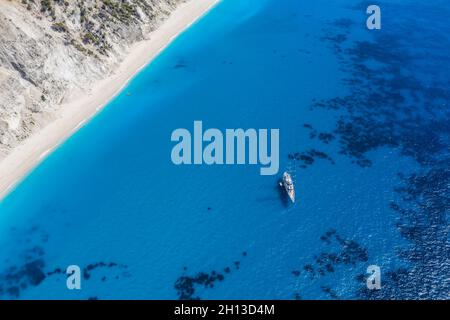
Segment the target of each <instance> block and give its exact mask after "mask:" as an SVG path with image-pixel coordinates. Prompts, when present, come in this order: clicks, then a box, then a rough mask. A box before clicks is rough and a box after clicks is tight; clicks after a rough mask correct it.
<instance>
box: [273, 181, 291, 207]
mask: <svg viewBox="0 0 450 320" xmlns="http://www.w3.org/2000/svg"><path fill="white" fill-rule="evenodd" d="M280 183H282V180H281V179H279V180H278V181H277V185H276V187H275V188H276V189H277V192H278V196H279V198H280V201H281V203H282V205H283V207H284V208H289V205H290V204H291V200H290V199H289V196H288V194H287V192H286V190H284V188H283V187H282V186H280Z"/></svg>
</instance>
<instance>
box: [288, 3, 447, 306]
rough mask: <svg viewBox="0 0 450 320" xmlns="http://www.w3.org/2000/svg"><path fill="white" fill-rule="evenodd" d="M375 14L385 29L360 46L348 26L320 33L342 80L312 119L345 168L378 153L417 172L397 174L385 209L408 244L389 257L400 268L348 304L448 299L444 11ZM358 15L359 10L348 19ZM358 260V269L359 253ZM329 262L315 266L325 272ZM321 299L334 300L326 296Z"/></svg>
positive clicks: (417, 8) (400, 8)
mask: <svg viewBox="0 0 450 320" xmlns="http://www.w3.org/2000/svg"><path fill="white" fill-rule="evenodd" d="M381 6H382V8H383V12H385V13H386V14H385V15H384V16H383V17H384V21H386V23H385V24H384V28H382V30H380V31H378V32H370V31H366V32H369V33H370V34H369V35H367V34H366V35H364V39H370V40H361V39H352V37H354V31H355V29H354V28H353V27H354V26H355V25H356V24H357V23H356V22H352V21H351V20H349V19H338V20H336V21H334V22H333V23H331V24H330V27H329V28H327V29H326V30H325V34H324V36H323V37H322V40H323V41H324V42H325V43H328V44H329V46H330V49H331V50H333V52H334V53H335V54H336V55H337V57H338V59H339V62H340V66H341V68H342V71H344V72H345V73H346V74H348V75H349V76H348V77H347V78H345V79H343V81H344V83H345V85H346V87H347V89H348V94H346V95H345V96H337V97H334V98H331V99H326V100H315V101H313V104H312V110H315V109H316V108H321V109H326V110H329V111H330V112H336V123H335V128H334V130H333V132H332V133H329V134H326V135H325V136H324V135H322V139H321V140H322V141H323V142H324V143H327V144H328V143H333V142H336V143H337V146H338V148H339V153H340V154H342V155H344V156H346V157H348V158H350V159H351V160H352V161H353V162H354V163H355V165H358V166H361V167H370V166H371V165H372V160H371V159H370V157H369V156H368V153H369V152H370V151H372V150H376V149H378V148H381V147H388V148H394V149H396V150H398V151H399V153H400V154H401V155H402V156H404V157H409V158H412V159H414V160H415V161H416V162H417V164H418V169H417V172H416V173H413V174H411V173H409V174H408V175H405V174H404V173H402V172H399V175H400V177H401V178H402V181H403V183H402V185H400V186H398V188H397V189H396V190H395V192H397V193H398V194H399V195H400V196H401V199H402V200H401V201H398V202H392V203H391V209H392V210H394V211H395V212H397V213H398V223H397V228H398V232H399V233H400V234H401V236H402V237H404V238H405V239H407V240H408V242H409V245H408V246H407V247H405V248H403V249H402V250H401V251H400V252H399V257H401V259H403V261H405V262H407V265H408V267H402V268H398V269H394V270H389V271H385V273H384V280H383V283H382V290H367V289H366V288H365V287H363V288H361V289H360V290H359V292H358V293H357V297H359V298H363V299H449V298H450V277H449V275H450V242H449V227H450V224H449V222H448V213H449V208H450V110H449V105H450V104H449V102H450V91H449V88H450V55H449V52H450V38H449V36H448V34H449V31H450V24H449V23H448V16H449V15H450V7H449V6H448V4H444V3H441V6H436V4H431V3H418V2H414V5H413V6H408V5H406V4H393V3H387V2H384V3H382V4H381ZM365 7H367V4H366V3H360V4H359V5H356V6H354V7H351V8H349V10H363V9H364V8H365ZM419 16H420V18H421V19H417V17H419ZM424 21H426V23H424ZM305 128H307V129H308V130H311V134H310V138H311V139H315V138H316V137H317V136H318V132H319V131H317V129H315V128H312V126H310V125H305ZM298 155H299V159H302V158H301V153H298ZM294 158H295V156H294ZM306 160H308V159H306ZM312 162H313V160H311V159H309V162H308V163H306V164H307V165H308V164H311V163H312ZM324 240H329V237H328V236H325V238H324ZM358 257H360V258H361V261H364V260H366V258H367V252H364V254H362V253H361V255H360V256H359V255H358ZM335 258H336V255H334V254H333V255H332V256H330V255H329V254H325V255H323V257H322V255H321V256H319V260H320V261H325V263H327V262H330V261H334V260H335ZM363 258H364V259H363ZM316 261H317V260H316ZM329 264H330V266H331V267H330V268H322V265H321V264H319V265H317V264H310V265H306V266H305V267H304V271H306V272H308V273H311V274H312V275H313V276H315V275H316V274H317V272H318V270H321V272H320V273H322V272H323V273H325V272H328V271H327V270H332V268H333V267H334V265H333V264H332V263H329ZM325 266H326V265H325ZM318 267H320V269H318ZM298 272H300V271H295V273H294V274H298ZM357 278H358V279H359V281H360V280H362V278H364V275H362V276H359V277H357ZM361 283H362V282H361ZM323 290H324V291H325V292H327V293H329V294H330V297H332V298H336V295H335V293H334V291H333V290H332V289H331V288H323Z"/></svg>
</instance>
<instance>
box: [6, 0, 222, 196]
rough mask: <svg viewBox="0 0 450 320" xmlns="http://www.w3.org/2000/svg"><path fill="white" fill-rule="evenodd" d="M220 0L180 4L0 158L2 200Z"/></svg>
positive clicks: (192, 0)
mask: <svg viewBox="0 0 450 320" xmlns="http://www.w3.org/2000/svg"><path fill="white" fill-rule="evenodd" d="M218 2H219V0H189V1H188V2H185V3H182V4H180V5H179V6H178V7H177V8H176V9H175V10H174V11H173V12H172V13H171V14H170V16H169V17H168V18H167V19H166V20H165V21H164V22H163V23H162V24H161V25H160V26H159V27H158V28H157V29H156V30H154V31H153V32H151V33H150V34H149V37H150V39H149V40H143V41H140V42H137V43H135V44H134V45H133V46H132V47H131V49H130V52H129V54H128V55H127V56H126V57H125V59H124V60H123V61H122V62H121V64H120V66H119V67H118V69H117V70H115V72H114V73H113V74H112V75H110V76H109V77H107V78H105V79H103V80H101V81H99V82H98V83H96V84H95V85H94V86H93V88H92V90H91V92H88V93H86V94H83V95H82V96H80V97H79V98H77V99H76V100H74V101H71V102H69V103H64V104H62V105H61V106H60V108H59V109H58V111H57V113H56V118H55V120H53V121H52V122H50V123H49V124H48V125H46V126H45V127H44V128H42V129H41V130H40V131H38V132H36V133H35V134H33V135H32V136H30V137H29V138H27V139H26V140H24V141H23V142H22V143H21V144H19V145H18V146H17V147H16V148H14V149H13V150H12V151H11V152H10V153H9V154H8V155H7V156H6V157H5V158H4V159H2V160H1V161H0V177H1V178H0V202H1V201H3V199H4V198H5V197H6V196H7V195H8V194H9V193H10V192H11V191H13V190H14V188H15V187H16V186H17V185H18V184H19V183H20V182H21V181H22V180H23V179H24V178H25V177H26V176H27V175H28V174H29V173H30V172H31V171H32V170H33V169H34V168H36V167H37V166H38V165H39V164H40V163H41V162H42V161H43V160H44V159H45V158H46V157H47V156H48V155H50V154H51V153H52V152H53V151H54V150H55V149H56V148H57V147H58V146H60V145H61V144H63V143H64V142H65V141H66V140H67V139H68V138H70V137H71V136H72V135H73V134H74V133H75V132H77V131H78V130H79V129H80V128H82V127H83V126H84V125H85V124H87V123H88V121H89V120H90V119H91V118H93V117H94V116H95V115H96V114H97V113H98V112H100V111H101V110H102V109H103V108H104V107H105V106H106V105H107V104H108V103H109V102H110V101H111V100H112V99H114V98H115V97H116V96H117V95H118V94H119V93H120V92H121V91H122V90H123V89H124V87H125V86H126V85H127V84H128V83H129V82H130V81H131V80H132V79H133V78H134V77H135V76H136V75H137V74H138V73H139V72H140V71H141V70H142V69H143V68H145V67H146V66H147V65H148V64H149V63H151V62H152V61H153V60H154V59H155V58H156V57H157V56H158V55H159V54H160V53H161V52H162V51H163V50H164V49H165V48H166V47H167V46H168V45H169V44H170V43H171V42H172V41H173V40H175V39H176V38H177V37H178V36H179V35H180V34H181V33H182V32H183V31H185V30H186V29H188V28H189V27H190V26H191V25H192V24H194V23H195V22H196V21H197V20H198V19H200V18H201V17H202V16H203V15H205V14H206V13H207V12H208V11H209V10H210V9H212V8H213V7H214V6H215V5H216V4H217V3H218Z"/></svg>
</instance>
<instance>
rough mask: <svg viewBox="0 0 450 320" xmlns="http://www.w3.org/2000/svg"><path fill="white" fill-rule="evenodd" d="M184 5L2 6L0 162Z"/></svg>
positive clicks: (55, 2)
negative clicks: (64, 104) (130, 48)
mask: <svg viewBox="0 0 450 320" xmlns="http://www.w3.org/2000/svg"><path fill="white" fill-rule="evenodd" d="M183 1H184V0H122V1H121V0H87V1H83V0H65V1H62V0H0V159H1V158H2V157H4V156H5V155H6V154H7V153H8V152H9V151H10V150H11V149H12V148H14V147H15V146H16V145H17V144H18V143H20V141H22V140H24V139H26V138H27V137H28V136H30V134H32V133H33V132H35V131H38V130H39V129H40V128H42V127H43V126H45V125H46V124H47V123H49V122H50V121H51V120H52V119H54V117H55V111H56V110H57V109H58V107H59V106H60V104H61V103H63V102H67V101H70V100H71V99H73V98H74V97H76V96H77V95H79V94H80V93H81V92H84V91H86V90H88V89H89V88H90V87H91V86H92V84H93V83H94V82H95V81H98V80H100V79H102V78H105V77H107V76H108V75H110V74H111V73H112V72H113V70H114V69H115V67H117V65H118V64H119V63H120V62H121V61H122V60H123V58H124V56H125V55H126V54H127V50H128V49H129V47H130V46H131V45H132V44H133V43H135V42H137V41H139V40H143V39H146V38H147V37H148V34H149V32H150V31H152V30H153V29H155V28H157V27H158V25H159V24H160V23H161V22H162V21H163V20H164V19H166V18H167V16H168V15H169V14H170V12H171V11H172V10H173V9H174V8H175V7H176V5H177V4H178V3H180V2H183Z"/></svg>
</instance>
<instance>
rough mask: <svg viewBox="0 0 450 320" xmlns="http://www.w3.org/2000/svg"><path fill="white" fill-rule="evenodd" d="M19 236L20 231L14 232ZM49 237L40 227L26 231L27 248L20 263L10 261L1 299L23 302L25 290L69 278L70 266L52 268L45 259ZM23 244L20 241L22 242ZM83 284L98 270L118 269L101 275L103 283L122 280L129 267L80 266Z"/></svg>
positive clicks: (2, 275)
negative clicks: (48, 280)
mask: <svg viewBox="0 0 450 320" xmlns="http://www.w3.org/2000/svg"><path fill="white" fill-rule="evenodd" d="M11 232H12V233H17V231H16V230H11ZM48 237H49V236H48V234H47V233H45V232H44V231H42V230H41V229H40V228H39V227H37V226H34V227H32V228H30V229H29V230H26V231H25V237H24V238H25V241H24V244H25V246H24V249H23V251H22V252H20V253H19V254H18V256H17V257H16V258H17V259H16V261H14V262H12V261H10V260H9V259H6V260H5V261H4V262H5V264H6V265H7V267H6V268H5V270H2V272H1V273H0V299H19V298H21V294H22V291H24V290H27V289H28V288H30V287H37V286H39V285H41V284H42V283H43V282H44V281H45V280H46V279H48V278H53V277H54V278H56V281H58V282H62V283H63V285H64V282H65V281H66V279H67V275H66V267H67V266H66V267H59V266H58V267H53V268H52V267H51V266H49V265H48V262H47V261H46V256H45V244H46V242H47V241H48ZM18 242H20V241H18ZM80 268H81V272H82V279H83V281H88V280H89V279H91V277H92V275H93V273H94V272H95V270H97V269H99V270H101V269H118V270H116V272H115V273H113V274H106V273H102V274H97V275H96V276H98V277H100V278H101V281H102V282H105V281H107V280H108V278H107V277H111V278H112V279H113V280H118V279H119V278H120V277H128V276H129V273H128V272H127V271H126V269H127V268H128V266H126V265H122V264H118V263H116V262H104V261H100V262H94V263H89V264H87V265H86V266H80ZM93 298H95V299H99V298H98V296H95V297H89V299H93Z"/></svg>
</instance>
